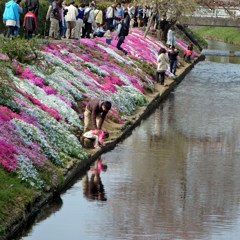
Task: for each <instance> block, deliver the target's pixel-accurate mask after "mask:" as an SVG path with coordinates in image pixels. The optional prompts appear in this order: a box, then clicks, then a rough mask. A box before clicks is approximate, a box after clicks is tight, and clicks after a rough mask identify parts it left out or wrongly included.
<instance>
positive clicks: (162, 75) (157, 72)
mask: <svg viewBox="0 0 240 240" xmlns="http://www.w3.org/2000/svg"><path fill="white" fill-rule="evenodd" d="M159 75H160V76H161V81H160V83H161V85H163V84H164V81H165V71H164V72H159V71H156V79H155V81H156V82H157V83H158V82H159Z"/></svg>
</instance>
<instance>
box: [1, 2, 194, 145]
mask: <svg viewBox="0 0 240 240" xmlns="http://www.w3.org/2000/svg"><path fill="white" fill-rule="evenodd" d="M49 1H52V2H50V3H49V8H48V10H47V12H46V19H45V20H46V22H48V21H49V22H50V28H49V32H48V34H46V35H47V36H45V37H47V38H51V39H55V40H60V39H62V38H66V39H75V40H78V39H80V38H94V37H105V39H106V43H107V44H111V41H112V39H113V36H116V38H117V39H118V42H117V44H116V47H117V49H119V50H120V51H122V52H123V53H124V54H127V51H126V50H125V49H123V48H122V47H121V45H122V44H123V42H124V40H125V38H126V36H128V34H129V32H130V31H131V29H132V28H134V27H143V26H147V24H148V20H149V18H150V17H151V16H152V13H153V9H152V8H151V7H149V6H144V7H142V6H140V5H138V4H126V3H113V4H111V5H110V6H108V7H107V9H105V10H104V11H103V10H101V9H100V8H98V7H97V5H96V4H95V2H94V1H92V2H90V3H89V4H88V5H87V6H85V5H84V4H81V5H80V6H78V5H77V4H75V3H74V1H72V2H70V3H69V4H67V3H65V2H64V1H62V0H49ZM39 7H41V6H39V0H26V1H25V14H24V20H23V24H22V26H21V24H20V14H23V12H24V11H23V10H24V9H23V6H22V3H21V0H9V1H8V2H7V3H6V4H5V10H4V13H3V22H4V23H5V25H6V29H7V31H6V34H5V37H12V36H16V35H18V32H19V29H20V27H23V28H24V30H25V32H26V38H27V39H29V38H31V37H32V34H34V33H36V30H37V26H38V24H39V23H38V12H39ZM46 22H45V26H46ZM154 28H155V29H161V40H162V41H164V42H165V43H166V46H167V47H168V49H169V50H168V52H167V50H166V48H161V49H160V51H159V53H158V58H157V71H156V79H155V81H156V82H158V83H160V84H161V85H164V81H165V73H166V71H167V69H168V68H169V69H170V72H171V73H172V74H173V75H176V68H177V59H178V55H179V51H178V50H177V49H176V48H175V44H176V39H175V32H174V30H175V29H174V26H173V25H171V23H170V22H169V21H168V20H167V18H166V16H165V15H163V16H162V17H161V18H159V16H155V17H154ZM113 31H116V32H117V34H116V35H113ZM44 35H45V33H44ZM192 51H193V46H192V45H190V46H189V47H188V48H187V49H186V51H185V52H184V58H185V60H186V62H190V61H191V55H192ZM160 76H161V79H160V80H159V77H160ZM110 109H111V102H108V101H101V100H92V101H90V102H89V104H88V105H87V107H86V111H85V113H84V135H83V136H84V137H86V138H89V139H92V140H93V142H94V147H95V148H98V147H99V146H100V145H102V144H103V138H104V137H105V135H106V132H104V131H102V124H103V122H104V120H105V117H106V115H107V113H108V111H109V110H110Z"/></svg>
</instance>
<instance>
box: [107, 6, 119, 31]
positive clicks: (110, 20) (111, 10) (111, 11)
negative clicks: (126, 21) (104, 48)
mask: <svg viewBox="0 0 240 240" xmlns="http://www.w3.org/2000/svg"><path fill="white" fill-rule="evenodd" d="M116 15H117V10H116V4H115V3H113V4H112V6H109V7H108V8H107V12H106V22H107V29H110V28H111V26H113V25H114V20H115V17H116Z"/></svg>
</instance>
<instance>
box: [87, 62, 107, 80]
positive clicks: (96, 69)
mask: <svg viewBox="0 0 240 240" xmlns="http://www.w3.org/2000/svg"><path fill="white" fill-rule="evenodd" d="M85 65H86V66H87V67H88V68H89V69H90V70H92V71H93V72H96V73H97V75H98V76H101V77H105V76H107V75H109V74H108V72H106V71H104V70H103V69H101V68H100V67H98V66H97V65H95V64H93V63H91V62H85Z"/></svg>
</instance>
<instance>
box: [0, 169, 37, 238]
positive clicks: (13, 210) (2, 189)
mask: <svg viewBox="0 0 240 240" xmlns="http://www.w3.org/2000/svg"><path fill="white" fill-rule="evenodd" d="M0 182H1V184H0V238H1V236H2V235H3V234H4V232H5V227H6V226H7V225H8V224H9V223H10V222H11V221H12V220H13V217H15V216H17V215H18V213H19V212H22V211H23V210H24V209H25V207H26V206H27V204H29V203H30V202H31V201H32V200H33V199H34V198H35V197H36V196H37V195H38V194H39V193H38V192H37V191H36V190H34V189H30V188H28V187H27V186H25V185H24V184H23V183H22V182H21V181H20V179H18V178H17V177H16V176H15V175H14V174H11V173H8V172H6V171H5V170H3V169H2V168H0Z"/></svg>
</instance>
